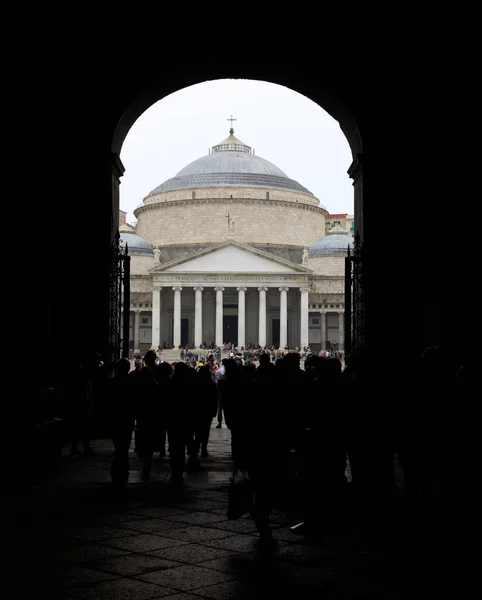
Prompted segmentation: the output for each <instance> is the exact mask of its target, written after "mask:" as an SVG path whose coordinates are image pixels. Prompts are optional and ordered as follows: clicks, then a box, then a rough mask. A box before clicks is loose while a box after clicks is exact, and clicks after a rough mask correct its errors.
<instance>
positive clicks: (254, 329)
mask: <svg viewBox="0 0 482 600" xmlns="http://www.w3.org/2000/svg"><path fill="white" fill-rule="evenodd" d="M134 215H135V217H136V219H137V223H136V225H135V226H130V225H128V224H121V226H120V234H121V243H122V244H123V245H124V246H125V245H126V244H127V247H128V253H129V255H130V256H131V281H130V285H131V306H130V312H131V315H130V340H131V348H132V349H133V350H134V351H139V352H144V351H146V350H147V349H149V348H151V347H154V348H157V347H158V346H161V347H166V346H170V345H174V346H175V347H178V346H185V345H189V346H190V347H193V346H194V347H199V346H201V345H204V344H216V345H218V346H220V345H222V344H224V343H234V344H235V345H237V346H238V347H243V346H246V345H260V346H266V345H267V346H269V347H271V346H274V347H276V348H285V347H287V346H289V347H292V348H294V347H296V346H298V347H303V346H306V345H309V346H310V347H311V348H312V349H313V350H320V349H330V348H331V349H336V350H343V349H344V341H345V336H344V328H343V325H344V263H345V261H344V258H345V256H346V254H347V250H348V246H351V245H352V244H353V239H352V237H351V236H350V235H349V234H348V232H347V231H346V230H344V229H342V228H341V227H340V226H339V225H336V226H335V227H333V228H332V229H330V230H329V231H328V232H326V233H325V223H326V219H327V216H328V215H329V212H328V210H327V209H326V208H325V207H324V206H323V205H322V204H320V202H319V199H318V198H316V197H315V196H314V195H313V194H312V193H311V192H310V191H309V190H307V189H306V188H305V187H303V186H302V185H301V184H299V183H298V182H297V181H294V180H292V179H290V178H289V177H288V176H287V175H286V174H285V173H284V172H283V171H281V170H280V169H279V168H278V167H276V166H275V165H273V164H272V163H270V162H269V161H267V160H265V159H264V158H261V157H260V156H257V155H256V154H255V151H254V150H253V149H252V148H251V147H250V146H247V145H246V144H244V143H243V142H241V141H240V140H239V139H238V138H237V137H235V136H234V131H233V129H232V128H231V129H230V132H229V137H228V138H226V139H225V140H223V141H222V142H221V143H220V144H217V145H216V146H213V147H212V149H211V151H210V152H209V153H208V155H207V156H203V157H201V158H199V159H197V160H195V161H194V162H192V163H191V164H189V165H187V166H186V167H185V168H184V169H182V170H181V171H180V172H179V173H178V174H177V175H175V176H174V177H173V178H171V179H168V180H167V181H165V182H164V183H162V184H161V185H159V186H158V187H157V188H155V189H154V190H153V191H151V192H150V193H149V194H148V195H147V196H146V197H145V198H144V200H143V202H142V204H140V205H139V206H138V207H137V208H136V210H135V211H134Z"/></svg>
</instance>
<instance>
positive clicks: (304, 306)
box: [300, 288, 310, 349]
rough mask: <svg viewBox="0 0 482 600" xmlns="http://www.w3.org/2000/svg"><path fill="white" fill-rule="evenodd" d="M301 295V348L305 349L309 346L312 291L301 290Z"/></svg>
mask: <svg viewBox="0 0 482 600" xmlns="http://www.w3.org/2000/svg"><path fill="white" fill-rule="evenodd" d="M300 293H301V302H300V347H301V349H303V347H304V346H307V345H308V294H309V293H310V290H309V289H308V288H300Z"/></svg>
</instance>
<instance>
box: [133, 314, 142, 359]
mask: <svg viewBox="0 0 482 600" xmlns="http://www.w3.org/2000/svg"><path fill="white" fill-rule="evenodd" d="M140 321H141V311H140V310H136V311H134V350H139V324H140Z"/></svg>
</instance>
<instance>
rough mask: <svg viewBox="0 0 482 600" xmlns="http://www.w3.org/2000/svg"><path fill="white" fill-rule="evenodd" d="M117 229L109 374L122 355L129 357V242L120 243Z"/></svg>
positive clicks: (112, 283) (112, 279)
mask: <svg viewBox="0 0 482 600" xmlns="http://www.w3.org/2000/svg"><path fill="white" fill-rule="evenodd" d="M120 241H121V237H120V234H119V231H117V233H116V236H115V238H114V240H113V241H112V245H111V264H110V280H109V286H110V288H109V289H110V300H109V340H108V351H107V363H108V364H107V366H108V371H109V375H110V376H112V375H113V374H114V372H115V364H116V362H117V361H118V360H119V358H122V357H127V358H128V357H129V311H130V304H131V300H130V270H131V269H130V261H131V257H130V256H129V255H128V247H127V244H126V245H125V248H123V247H122V244H121V243H120Z"/></svg>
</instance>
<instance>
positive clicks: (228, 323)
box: [223, 315, 238, 345]
mask: <svg viewBox="0 0 482 600" xmlns="http://www.w3.org/2000/svg"><path fill="white" fill-rule="evenodd" d="M223 342H228V343H229V344H231V343H232V344H235V345H236V344H237V343H238V315H224V317H223Z"/></svg>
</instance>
